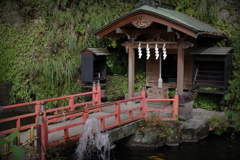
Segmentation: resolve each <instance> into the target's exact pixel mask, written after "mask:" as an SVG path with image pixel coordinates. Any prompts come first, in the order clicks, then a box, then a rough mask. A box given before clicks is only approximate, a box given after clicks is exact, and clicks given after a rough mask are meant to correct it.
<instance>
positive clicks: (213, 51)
mask: <svg viewBox="0 0 240 160" xmlns="http://www.w3.org/2000/svg"><path fill="white" fill-rule="evenodd" d="M232 49H233V47H198V48H195V49H194V50H192V51H191V52H190V53H189V54H192V55H227V54H232V53H233V52H232Z"/></svg>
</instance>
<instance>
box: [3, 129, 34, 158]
mask: <svg viewBox="0 0 240 160" xmlns="http://www.w3.org/2000/svg"><path fill="white" fill-rule="evenodd" d="M18 132H19V130H16V131H14V132H12V133H11V134H10V135H9V136H8V138H7V139H1V138H0V147H1V146H3V145H5V144H10V143H12V142H13V141H14V140H15V139H16V137H17V136H18ZM8 150H10V151H11V152H10V153H12V156H13V159H14V160H22V159H23V157H24V155H25V154H26V153H28V152H30V150H27V149H25V148H22V147H18V146H16V145H11V146H9V147H8ZM7 156H9V155H7ZM0 157H1V158H4V156H3V155H0ZM8 158H9V157H8Z"/></svg>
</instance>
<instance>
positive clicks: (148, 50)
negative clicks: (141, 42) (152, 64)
mask: <svg viewBox="0 0 240 160" xmlns="http://www.w3.org/2000/svg"><path fill="white" fill-rule="evenodd" d="M146 51H147V59H149V57H150V48H149V45H148V44H147V46H146Z"/></svg>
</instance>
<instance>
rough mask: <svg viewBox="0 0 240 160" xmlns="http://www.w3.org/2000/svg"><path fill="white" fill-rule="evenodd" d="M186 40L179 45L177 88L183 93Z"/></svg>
mask: <svg viewBox="0 0 240 160" xmlns="http://www.w3.org/2000/svg"><path fill="white" fill-rule="evenodd" d="M183 48H184V42H182V41H180V43H179V46H178V61H177V62H178V64H177V89H178V93H183V81H184V50H183Z"/></svg>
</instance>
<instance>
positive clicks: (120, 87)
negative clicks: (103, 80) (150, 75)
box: [106, 73, 146, 101]
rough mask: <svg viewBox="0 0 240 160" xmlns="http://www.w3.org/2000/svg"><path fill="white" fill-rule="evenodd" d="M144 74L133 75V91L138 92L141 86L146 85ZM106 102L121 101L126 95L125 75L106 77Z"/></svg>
mask: <svg viewBox="0 0 240 160" xmlns="http://www.w3.org/2000/svg"><path fill="white" fill-rule="evenodd" d="M145 77H146V76H145V73H137V74H136V75H135V85H134V91H135V92H140V91H141V89H142V86H143V85H145V84H146V78H145ZM106 92H107V100H108V101H114V100H117V99H121V98H123V97H124V96H125V94H126V93H128V77H127V76H125V75H116V76H110V75H108V76H107V85H106Z"/></svg>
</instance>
